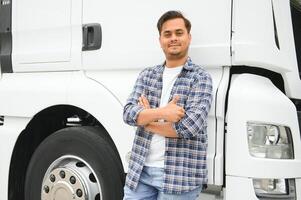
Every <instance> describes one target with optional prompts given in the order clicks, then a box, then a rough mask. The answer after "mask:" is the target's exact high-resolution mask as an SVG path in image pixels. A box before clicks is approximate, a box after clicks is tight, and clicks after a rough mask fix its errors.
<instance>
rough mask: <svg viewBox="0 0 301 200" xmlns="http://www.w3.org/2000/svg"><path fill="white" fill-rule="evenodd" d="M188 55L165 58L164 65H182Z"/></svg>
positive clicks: (171, 66) (170, 66)
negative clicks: (177, 57) (178, 57)
mask: <svg viewBox="0 0 301 200" xmlns="http://www.w3.org/2000/svg"><path fill="white" fill-rule="evenodd" d="M187 58H188V56H184V57H182V58H180V59H170V58H166V64H165V65H166V67H169V68H173V67H178V66H181V65H184V64H185V63H186V61H187Z"/></svg>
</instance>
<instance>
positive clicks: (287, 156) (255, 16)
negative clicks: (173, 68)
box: [0, 0, 301, 200]
mask: <svg viewBox="0 0 301 200" xmlns="http://www.w3.org/2000/svg"><path fill="white" fill-rule="evenodd" d="M168 10H180V11H182V12H183V13H184V15H185V16H186V17H187V18H188V19H190V20H191V22H192V31H191V33H192V44H191V48H190V50H189V55H190V57H191V58H192V60H193V62H195V63H197V64H200V65H202V66H204V67H205V68H206V69H207V70H208V71H209V73H210V74H211V75H212V78H213V84H214V101H213V105H212V108H211V111H210V114H209V123H208V144H209V145H208V156H207V161H208V170H209V173H208V178H209V182H208V187H207V189H206V190H204V191H203V193H202V194H201V199H208V200H209V199H210V200H212V199H215V200H217V199H227V200H241V199H244V200H256V199H262V200H266V199H282V200H284V199H289V200H296V199H301V139H300V127H301V1H300V0H291V1H289V0H222V1H215V0H202V1H195V0H185V1H182V0H173V1H162V0H152V1H148V2H146V1H141V0H129V1H124V0H111V1H102V0H51V1H49V0H26V1H25V0H24V1H21V0H13V1H12V0H1V5H0V66H1V68H0V69H1V78H0V116H1V117H0V119H1V121H0V122H1V123H0V155H1V165H0V176H1V179H0V199H1V200H4V199H8V200H22V199H25V200H38V199H42V200H50V199H51V200H69V199H70V200H71V199H74V200H84V199H85V200H100V199H104V200H115V199H121V198H122V195H123V194H122V193H123V189H122V187H123V184H124V178H125V173H126V172H127V165H128V163H127V160H128V156H129V153H130V150H131V145H132V141H133V137H134V128H133V127H130V126H127V125H125V124H124V122H123V120H122V111H123V105H124V103H125V101H126V98H127V97H128V95H129V93H130V91H131V90H132V87H133V85H134V82H135V80H136V78H137V75H138V73H139V72H140V71H141V70H142V69H143V68H145V67H148V66H153V65H156V64H159V63H162V62H163V61H164V55H163V53H162V50H161V49H160V45H159V42H158V37H159V36H158V32H157V30H156V23H157V20H158V18H159V17H160V16H161V15H162V14H163V13H164V12H166V11H168Z"/></svg>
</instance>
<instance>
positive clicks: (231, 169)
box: [225, 74, 301, 178]
mask: <svg viewBox="0 0 301 200" xmlns="http://www.w3.org/2000/svg"><path fill="white" fill-rule="evenodd" d="M228 102H229V105H228V112H227V123H228V126H227V133H226V136H225V137H226V155H228V156H226V163H227V165H226V174H227V175H231V176H242V177H257V178H270V177H274V178H294V177H301V171H300V168H301V144H300V142H301V140H300V133H299V127H298V119H297V112H296V108H295V105H294V104H293V103H292V102H291V101H290V100H289V99H288V98H287V97H286V96H285V95H284V94H283V93H282V92H281V91H280V90H278V89H277V88H276V87H275V86H274V85H273V84H272V82H271V81H270V80H269V79H267V78H264V77H260V76H257V75H251V74H241V75H234V76H233V77H232V81H231V88H230V90H229V100H228ZM247 122H259V123H268V124H276V125H283V126H287V127H289V128H290V130H291V134H292V138H293V146H294V154H295V159H292V160H287V159H264V158H255V157H253V156H251V155H250V153H249V149H248V139H247ZM288 169H289V170H288ZM275 172H277V173H275Z"/></svg>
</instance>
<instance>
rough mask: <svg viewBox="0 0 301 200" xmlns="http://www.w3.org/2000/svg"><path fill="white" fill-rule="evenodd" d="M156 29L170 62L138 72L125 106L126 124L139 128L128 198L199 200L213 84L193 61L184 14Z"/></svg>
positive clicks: (167, 17)
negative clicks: (189, 51) (190, 56)
mask: <svg viewBox="0 0 301 200" xmlns="http://www.w3.org/2000/svg"><path fill="white" fill-rule="evenodd" d="M157 26H158V31H159V35H160V37H159V41H160V44H161V48H162V50H163V52H164V54H165V57H166V61H165V63H164V64H163V65H158V66H154V67H150V68H146V69H145V70H143V71H142V72H141V73H140V74H139V76H138V79H137V81H136V83H135V86H134V90H133V92H132V93H131V94H130V96H129V98H128V100H127V103H126V105H125V107H124V114H123V117H124V121H125V122H126V123H127V124H129V125H132V126H138V127H137V131H136V136H135V139H134V144H133V148H132V152H131V157H130V163H129V171H128V174H127V178H126V185H125V188H124V199H126V200H127V199H135V200H137V199H173V200H176V199H185V200H187V199H196V198H197V196H198V195H199V193H200V191H201V189H202V185H203V184H206V183H207V166H206V150H207V132H206V128H207V116H208V112H209V109H210V106H211V101H212V80H211V77H210V75H209V74H208V73H207V72H206V71H205V70H204V69H202V68H201V67H199V66H197V65H195V64H193V63H192V61H191V59H190V58H189V57H188V49H189V45H190V41H191V35H190V29H191V24H190V22H189V21H188V20H187V19H186V18H185V17H184V16H183V15H182V14H181V13H180V12H178V11H168V12H166V13H165V14H163V15H162V16H161V18H160V19H159V21H158V24H157Z"/></svg>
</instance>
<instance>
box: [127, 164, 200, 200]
mask: <svg viewBox="0 0 301 200" xmlns="http://www.w3.org/2000/svg"><path fill="white" fill-rule="evenodd" d="M163 176H164V169H163V168H158V167H147V166H144V167H143V170H142V173H141V176H140V180H139V183H138V186H137V189H136V191H132V190H130V189H129V188H128V187H127V186H124V198H123V200H140V199H141V200H142V199H143V200H188V199H189V200H195V199H196V198H197V197H198V196H199V194H200V192H201V187H199V188H196V189H194V190H192V191H189V192H185V193H182V194H164V193H163Z"/></svg>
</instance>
